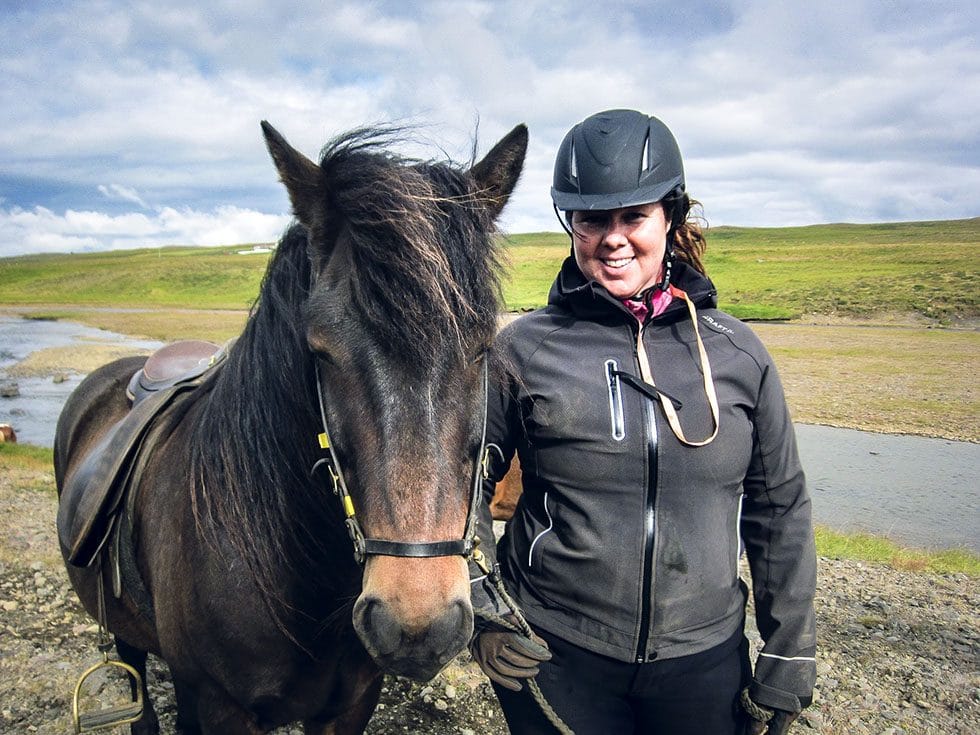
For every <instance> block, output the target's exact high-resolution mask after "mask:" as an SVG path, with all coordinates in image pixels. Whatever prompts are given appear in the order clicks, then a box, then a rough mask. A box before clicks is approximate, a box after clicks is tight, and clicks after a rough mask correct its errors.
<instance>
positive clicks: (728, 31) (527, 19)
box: [0, 0, 980, 252]
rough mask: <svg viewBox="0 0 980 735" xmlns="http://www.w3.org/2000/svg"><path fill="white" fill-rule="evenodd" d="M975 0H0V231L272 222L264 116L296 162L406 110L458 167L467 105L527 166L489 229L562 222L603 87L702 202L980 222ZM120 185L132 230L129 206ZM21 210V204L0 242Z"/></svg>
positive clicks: (52, 233) (44, 244) (471, 125)
mask: <svg viewBox="0 0 980 735" xmlns="http://www.w3.org/2000/svg"><path fill="white" fill-rule="evenodd" d="M974 6H975V3H971V2H968V0H936V2H933V3H919V2H915V0H890V1H889V2H888V3H882V2H879V1H878V0H856V2H852V3H848V4H846V6H845V5H842V4H840V3H832V4H830V5H827V4H824V5H819V4H818V5H813V4H810V5H806V4H801V3H785V2H779V1H777V0H749V1H748V2H744V3H728V2H715V1H714V0H692V2H690V3H684V4H678V3H676V2H666V1H664V0H653V1H650V0H644V1H643V2H640V1H639V0H636V1H635V2H630V1H629V0H607V2H605V3H552V2H545V0H500V1H499V2H489V1H486V0H467V1H465V2H453V1H450V0H421V1H420V2H416V3H401V2H396V1H395V0H372V2H370V3H364V2H354V1H353V0H351V1H341V0H333V1H329V2H323V1H322V0H295V1H292V2H289V3H276V4H270V3H265V2H261V1H260V0H215V1H214V2H209V3H205V4H202V3H199V2H188V1H187V0H172V1H171V2H169V3H167V4H166V5H165V6H161V5H160V4H159V3H150V2H145V1H140V2H135V3H122V2H120V1H119V0H79V2H75V3H70V4H58V3H21V4H19V5H18V7H17V8H15V9H12V10H11V12H8V13H4V14H0V34H2V35H3V38H4V42H5V43H4V46H3V49H2V50H0V75H2V76H3V78H4V85H2V86H0V203H2V206H3V207H5V209H3V210H0V218H2V227H3V228H4V229H3V230H0V232H2V233H3V235H4V240H3V241H2V242H0V249H2V252H7V251H8V250H9V249H10V248H12V247H21V245H20V243H24V242H30V243H33V244H34V245H33V246H36V247H38V248H39V249H51V248H52V247H56V246H57V243H59V242H61V243H64V242H68V243H75V242H78V243H80V246H86V247H110V246H114V245H113V243H118V242H128V243H134V242H136V241H138V240H139V238H140V237H153V238H155V237H157V236H158V235H159V236H160V237H169V236H171V235H172V236H173V237H175V238H176V237H186V238H188V240H187V242H197V241H200V240H202V239H205V238H207V237H213V238H221V239H224V240H227V238H229V237H232V236H234V235H235V233H237V232H243V233H244V232H245V230H246V228H244V227H239V226H238V225H236V224H234V222H240V221H244V219H245V215H244V214H243V213H245V212H253V213H254V214H256V215H257V216H259V217H281V216H284V215H281V214H278V213H279V212H283V211H284V210H285V208H286V205H285V197H284V196H283V194H282V191H281V188H278V187H277V185H276V183H275V181H276V175H275V171H274V169H273V168H272V166H271V164H270V162H269V161H268V157H267V155H266V153H265V150H264V146H263V143H262V139H261V135H260V132H259V128H258V122H259V120H261V119H267V120H269V121H270V122H271V123H272V124H273V125H275V126H276V127H277V128H278V129H279V130H280V131H281V132H282V133H283V134H284V135H285V136H286V137H287V138H288V139H289V140H290V142H291V143H293V145H294V146H296V147H297V148H298V149H300V150H301V151H303V152H304V153H306V154H307V155H310V156H311V157H315V156H316V153H317V152H318V151H319V149H320V148H321V146H322V145H323V143H324V142H325V141H326V140H327V139H328V138H330V137H332V136H333V135H335V134H336V133H338V132H340V131H342V130H345V129H349V128H351V127H355V126H358V125H361V124H365V123H374V122H379V121H386V120H388V121H410V122H419V123H421V124H422V125H423V128H422V136H423V137H425V138H427V139H429V140H431V141H434V142H435V143H436V144H437V145H439V146H441V150H442V151H444V152H445V154H446V155H448V156H450V157H452V158H454V159H456V160H463V161H465V160H467V159H468V157H469V154H470V149H471V147H472V137H473V134H474V130H475V128H476V122H477V120H479V136H480V151H481V152H482V151H485V150H487V149H488V148H489V146H490V145H491V144H492V143H493V142H494V141H495V140H496V139H497V138H498V137H500V136H502V135H504V134H505V133H506V132H507V131H508V130H510V128H511V127H513V125H514V124H516V123H518V122H526V123H528V125H529V128H530V132H531V147H530V150H529V154H528V160H527V165H526V170H525V174H524V176H523V178H522V182H521V184H520V186H519V187H518V190H517V191H516V192H515V194H514V196H513V197H512V201H511V203H510V205H509V206H508V209H507V210H506V211H505V217H504V221H503V226H504V227H505V229H509V230H512V231H526V230H536V229H550V230H557V229H558V225H557V223H556V221H555V219H554V215H553V214H552V211H551V204H550V199H549V197H548V188H549V186H550V183H551V166H552V161H553V156H554V151H555V149H556V148H557V146H558V143H559V141H560V140H561V137H562V135H564V133H565V131H566V130H567V129H568V128H569V127H570V126H571V125H573V124H574V123H575V122H577V121H579V120H581V119H582V118H584V117H586V116H587V115H589V114H591V113H593V112H595V111H597V110H600V109H603V108H607V107H633V108H636V109H641V110H644V111H646V112H650V113H652V114H656V115H658V116H660V117H662V118H663V119H664V120H665V121H666V122H667V123H668V124H669V125H670V126H671V128H672V129H673V130H674V132H675V134H676V135H677V138H678V140H679V142H680V143H681V147H682V149H683V151H684V154H685V158H686V161H687V169H688V181H689V186H690V188H691V190H692V191H693V192H694V193H695V195H696V196H698V197H699V198H701V199H702V200H703V201H704V204H705V209H706V212H707V213H708V216H709V219H711V220H712V221H713V222H719V223H726V224H763V225H780V224H790V223H794V224H805V223H811V222H819V221H842V220H858V219H863V220H870V221H873V220H875V219H876V218H883V217H884V218H903V219H910V218H918V217H925V216H928V217H929V218H949V217H966V216H976V215H977V214H980V187H978V186H977V179H978V176H980V174H978V171H980V143H978V141H980V95H978V94H976V93H975V90H977V89H980V44H978V43H977V41H978V38H977V36H978V29H980V11H978V10H977V8H976V7H974ZM408 152H409V153H417V154H421V155H432V154H433V148H431V147H429V148H425V149H422V148H416V147H413V148H410V149H409V150H408ZM436 152H437V153H438V150H437V151H436ZM106 182H111V183H106ZM130 203H131V204H132V205H134V206H136V207H138V208H139V212H137V213H136V214H141V215H143V216H144V217H145V221H146V222H147V223H148V224H146V227H147V228H148V230H147V231H144V230H140V229H139V227H140V226H141V222H142V220H139V219H134V218H133V215H132V214H126V213H124V212H122V211H121V210H122V209H123V208H124V207H125V206H127V205H128V204H130ZM762 203H765V206H761V204H762ZM18 212H19V213H20V215H17V216H15V213H18ZM41 212H47V213H48V214H49V215H50V217H48V216H47V215H43V216H42V215H41V214H39V213H41ZM83 212H89V213H91V214H92V215H95V214H99V213H100V212H101V213H103V214H104V217H105V218H107V219H106V220H105V221H104V222H103V225H102V226H103V227H106V228H109V229H115V230H116V232H114V234H112V235H111V240H107V241H104V240H103V239H100V238H103V237H108V236H107V235H105V234H104V233H102V232H96V231H92V232H79V233H75V234H72V232H71V231H70V230H68V229H65V228H67V227H68V226H69V220H70V219H71V218H72V217H70V216H69V215H70V214H71V213H76V214H75V215H72V216H77V213H83ZM168 212H174V213H176V214H175V215H169V214H165V213H168ZM262 212H264V213H266V214H259V213H262ZM270 213H271V214H270ZM24 214H27V215H33V216H35V219H34V220H32V222H33V224H31V225H29V226H28V225H18V227H20V228H21V229H18V230H16V232H17V233H19V235H18V237H19V239H13V240H12V239H10V237H9V235H10V233H11V230H9V229H8V228H9V227H13V225H12V224H11V223H12V222H13V221H14V220H16V219H18V217H22V216H23V215H24ZM219 216H227V217H230V218H231V219H232V220H233V224H231V225H230V226H229V227H228V228H224V227H222V226H221V223H220V222H218V221H217V220H216V219H215V218H216V217H219ZM51 218H54V219H55V220H59V221H61V223H62V224H61V225H56V224H52V223H51ZM178 222H182V223H183V224H182V225H179V224H177V223H178ZM90 224H91V226H92V227H95V222H94V219H93V220H92V222H91V223H90ZM252 225H253V226H259V225H258V223H252ZM31 227H34V228H38V229H37V230H31V229H30V228H31ZM126 227H133V228H134V229H133V230H132V231H131V232H130V233H129V235H128V236H127V235H126V233H124V232H122V230H123V229H124V228H126ZM168 228H172V229H168ZM153 233H158V234H153ZM59 238H61V239H59ZM65 238H68V239H65ZM71 238H77V240H72V239H71ZM87 238H92V239H87ZM191 238H196V239H193V240H192V239H191ZM246 239H247V240H253V239H257V238H256V237H246ZM264 239H268V238H264ZM175 241H176V240H175ZM153 242H156V240H154V241H153ZM127 246H128V245H127Z"/></svg>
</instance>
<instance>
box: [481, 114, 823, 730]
mask: <svg viewBox="0 0 980 735" xmlns="http://www.w3.org/2000/svg"><path fill="white" fill-rule="evenodd" d="M551 193H552V199H553V201H554V206H555V208H556V211H557V210H562V211H563V212H564V213H565V215H564V224H567V228H566V229H568V231H569V234H570V235H571V238H572V256H571V257H569V258H568V259H567V260H566V261H565V262H564V264H563V265H562V268H561V271H560V272H559V273H558V277H557V279H556V280H555V283H554V285H553V286H552V289H551V293H550V295H549V298H548V306H546V307H545V308H543V309H540V310H538V311H535V312H533V313H531V314H528V315H526V316H524V317H522V318H520V319H518V320H516V321H515V322H514V323H512V324H511V325H510V326H509V327H508V328H506V329H505V330H504V331H502V333H501V335H500V337H499V341H498V345H497V347H496V349H498V350H499V351H500V352H501V353H502V357H503V361H504V363H505V364H506V365H507V366H508V370H507V372H508V374H509V378H507V379H505V380H504V385H503V386H502V388H501V390H500V391H499V393H498V394H496V395H494V396H493V400H492V401H491V404H490V407H489V418H488V428H487V441H488V446H489V447H490V449H491V450H492V451H491V452H490V456H491V457H492V458H494V461H492V462H490V463H489V478H488V481H487V483H486V487H485V491H486V494H487V496H488V497H487V500H489V496H490V495H492V491H493V486H494V483H495V482H496V481H497V480H499V479H500V478H501V477H503V475H504V474H505V473H506V471H507V469H508V467H509V465H510V460H511V457H512V456H513V455H514V454H515V452H516V454H517V456H518V457H519V459H520V464H521V468H522V471H523V485H524V490H523V495H522V497H521V500H520V502H519V504H518V507H517V510H516V512H515V515H514V517H513V518H512V519H511V520H510V521H509V522H508V524H507V528H506V532H505V534H504V536H503V537H502V538H501V540H500V542H499V544H498V545H497V548H496V550H495V554H494V550H493V549H492V548H487V547H488V546H489V547H492V544H487V543H484V547H483V549H484V551H485V552H487V555H488V556H491V557H494V556H495V558H496V561H497V562H498V563H499V568H500V573H501V574H502V576H503V579H504V582H505V585H506V590H507V592H509V594H510V595H511V596H512V597H513V599H514V600H516V602H517V606H518V607H519V609H520V611H521V612H522V613H523V615H524V616H525V617H526V620H527V621H528V622H529V623H530V626H531V627H532V628H533V629H534V631H535V632H536V633H537V634H538V635H539V636H540V638H538V636H537V635H535V636H534V638H535V639H536V640H532V639H531V638H528V637H525V636H523V635H521V634H520V633H518V632H512V631H511V630H508V629H506V628H504V627H501V626H499V625H496V624H492V623H487V624H484V625H482V626H481V627H480V628H479V630H478V632H477V634H476V635H475V636H474V640H473V644H472V646H471V650H472V652H473V655H474V657H475V658H476V660H477V661H478V662H479V663H480V665H481V666H482V667H483V669H484V671H485V672H486V673H487V674H488V676H489V677H490V678H491V680H492V682H493V685H494V688H495V690H496V692H497V695H498V698H499V699H500V702H501V706H502V707H503V710H504V713H505V715H506V718H507V722H508V725H509V727H510V729H511V732H512V733H553V732H555V727H554V726H553V725H551V724H549V723H548V722H547V720H546V719H545V718H544V717H543V716H542V715H541V713H540V710H539V708H538V706H537V705H536V704H535V703H534V702H533V701H532V699H531V697H530V695H529V693H528V688H527V687H522V679H526V678H529V677H532V676H535V674H537V677H536V681H537V683H538V684H539V686H540V688H541V690H542V692H543V693H544V696H545V698H546V699H547V700H548V702H549V703H550V705H551V706H552V707H553V708H554V709H555V710H556V712H557V714H558V715H559V716H560V717H561V718H562V719H563V720H564V721H565V722H566V723H567V725H568V726H569V727H570V728H571V729H572V730H573V731H574V732H575V733H577V735H589V734H590V733H594V734H596V735H599V734H602V735H607V734H608V733H617V734H618V733H669V734H670V735H677V734H678V733H680V734H683V733H691V734H692V735H693V734H694V733H697V734H699V735H703V734H704V733H710V734H711V735H724V734H725V733H732V734H735V733H743V732H750V733H762V732H769V733H774V734H775V733H785V732H786V731H787V729H788V727H789V725H790V724H791V723H792V721H793V720H794V719H796V717H797V716H798V714H799V712H800V710H801V709H802V708H803V707H805V706H807V705H808V704H809V703H810V700H811V693H812V687H813V682H814V679H815V662H814V650H815V626H814V615H813V596H814V587H815V578H816V577H815V575H816V559H815V552H814V543H813V531H812V527H811V521H810V502H809V498H808V496H807V493H806V488H805V483H804V477H803V471H802V469H801V467H800V462H799V459H798V456H797V450H796V442H795V437H794V433H793V426H792V423H791V420H790V416H789V412H788V410H787V407H786V401H785V398H784V396H783V390H782V387H781V385H780V382H779V378H778V376H777V374H776V369H775V366H774V365H773V362H772V360H771V358H770V356H769V355H768V353H767V352H766V350H765V348H764V347H763V346H762V344H761V343H760V342H759V340H758V339H757V338H756V337H755V335H754V334H753V332H752V331H751V330H750V329H748V328H747V327H746V326H745V325H743V324H742V323H741V322H739V321H738V320H737V319H735V318H733V317H732V316H730V315H728V314H725V313H724V312H721V311H719V310H718V309H717V308H716V292H715V289H714V286H713V285H712V283H711V281H710V280H708V278H707V277H706V276H705V275H704V268H703V266H702V263H701V254H702V252H703V250H704V245H705V243H704V238H703V236H702V234H701V231H700V228H699V227H698V225H697V223H696V222H695V221H692V220H691V219H689V215H690V210H691V205H692V200H691V199H690V198H689V197H688V195H687V194H686V193H685V182H684V171H683V163H682V160H681V154H680V151H679V149H678V147H677V143H676V141H675V140H674V137H673V135H672V134H671V132H670V131H669V130H668V128H667V127H666V126H665V125H664V124H663V123H662V122H661V121H660V120H658V119H656V118H654V117H648V116H647V115H644V114H641V113H639V112H635V111H632V110H611V111H607V112H602V113H598V114H596V115H593V116H591V117H589V118H587V119H586V120H584V121H583V122H582V123H580V124H578V125H576V126H575V127H574V128H572V130H571V131H570V132H569V133H568V134H567V135H566V137H565V139H564V141H563V142H562V144H561V147H560V148H559V150H558V156H557V160H556V163H555V175H554V186H553V188H552V190H551ZM488 524H489V514H488V513H486V512H485V513H484V517H483V519H482V528H481V533H480V536H481V538H483V539H484V540H485V541H486V540H487V539H492V538H493V536H492V535H491V532H490V530H489V526H488ZM742 544H744V549H745V552H746V554H747V556H748V560H749V564H750V566H751V571H752V580H753V590H752V591H753V594H754V599H755V605H756V621H757V625H758V628H759V631H760V632H761V634H762V637H763V640H764V642H765V646H764V648H763V650H762V652H761V654H760V656H759V658H758V660H757V662H756V666H755V672H754V674H753V672H752V667H751V665H750V662H749V656H748V644H747V641H746V639H745V636H744V632H743V629H744V622H745V603H746V599H747V595H748V591H747V587H746V585H745V584H744V583H743V582H742V581H741V580H740V579H739V577H738V558H739V554H740V549H741V547H742ZM473 597H474V605H475V606H476V607H482V608H483V609H484V611H486V612H487V613H492V612H497V613H506V606H504V605H502V603H501V600H500V596H499V595H498V594H496V593H495V592H494V591H493V590H492V589H491V588H490V586H489V585H487V584H486V583H484V584H482V585H480V584H475V585H474V595H473ZM478 614H479V611H478ZM490 617H492V614H491V615H490ZM542 639H543V640H542ZM543 643H546V646H545V645H542V644H543ZM539 672H540V673H539ZM747 710H748V712H750V713H751V716H750V715H749V714H747ZM767 719H768V724H766V722H765V721H766V720H767Z"/></svg>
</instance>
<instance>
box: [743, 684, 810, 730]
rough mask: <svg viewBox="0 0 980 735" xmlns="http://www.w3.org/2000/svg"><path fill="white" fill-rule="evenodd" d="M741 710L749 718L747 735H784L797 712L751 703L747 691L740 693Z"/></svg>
mask: <svg viewBox="0 0 980 735" xmlns="http://www.w3.org/2000/svg"><path fill="white" fill-rule="evenodd" d="M741 704H742V709H743V710H745V714H746V715H748V718H749V727H748V731H747V732H748V735H786V733H788V732H789V726H790V725H792V724H793V723H794V722H796V718H797V717H799V716H800V713H799V712H787V711H786V710H781V709H775V708H769V707H764V706H763V705H760V704H757V703H756V702H753V701H752V698H751V697H749V690H748V689H745V690H744V691H743V692H742V699H741Z"/></svg>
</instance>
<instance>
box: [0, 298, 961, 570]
mask: <svg viewBox="0 0 980 735" xmlns="http://www.w3.org/2000/svg"><path fill="white" fill-rule="evenodd" d="M86 343H101V344H113V345H119V344H124V345H130V346H132V347H133V348H137V349H152V348H153V347H155V346H157V345H159V343H157V342H149V341H138V340H132V339H130V338H129V337H126V336H124V335H120V334H114V333H112V332H106V331H104V330H100V329H94V328H91V327H86V326H83V325H80V324H74V323H72V322H61V321H37V320H26V319H18V318H10V317H0V384H4V383H9V382H10V381H11V380H13V379H10V378H7V375H6V371H7V370H8V369H10V368H11V367H12V366H13V365H15V364H16V363H18V362H19V361H20V360H23V359H24V358H25V357H27V355H28V354H30V353H31V352H33V351H35V350H39V349H43V348H46V347H59V346H69V345H77V344H86ZM81 378H82V376H81V375H77V374H71V373H69V374H68V379H67V380H65V381H64V382H62V383H54V382H53V381H52V379H51V377H50V376H48V377H43V378H22V377H18V378H16V382H17V384H18V387H19V390H20V395H19V396H18V397H16V398H0V423H9V424H11V425H12V426H13V427H14V428H15V430H16V431H17V435H18V440H19V441H21V442H28V443H32V444H39V445H42V446H51V443H52V441H53V439H54V428H55V424H56V422H57V419H58V413H59V412H60V410H61V406H62V405H63V404H64V401H65V399H66V398H67V397H68V394H69V393H70V392H71V391H72V390H73V389H74V388H75V387H76V386H77V385H78V383H79V382H80V381H81ZM796 431H797V437H798V440H799V446H800V456H801V459H802V462H803V466H804V469H805V470H806V473H807V479H808V485H809V488H810V494H811V496H812V499H813V516H814V520H815V521H816V522H817V523H820V524H824V525H827V526H829V527H831V528H836V529H839V530H848V531H852V530H864V531H869V532H871V533H876V534H881V535H884V536H887V537H889V538H891V539H894V540H895V541H898V542H900V543H904V544H908V545H911V546H918V547H933V548H950V547H966V548H969V549H972V550H973V551H977V552H980V444H972V443H969V442H956V441H947V440H945V439H929V438H924V437H915V436H900V435H891V434H874V433H870V432H865V431H854V430H851V429H835V428H831V427H827V426H813V425H808V424H797V426H796Z"/></svg>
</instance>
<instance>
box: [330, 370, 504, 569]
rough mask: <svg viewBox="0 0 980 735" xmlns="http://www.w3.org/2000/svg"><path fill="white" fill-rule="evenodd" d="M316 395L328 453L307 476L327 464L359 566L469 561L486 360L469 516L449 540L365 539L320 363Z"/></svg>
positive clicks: (482, 463)
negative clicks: (374, 560) (380, 561)
mask: <svg viewBox="0 0 980 735" xmlns="http://www.w3.org/2000/svg"><path fill="white" fill-rule="evenodd" d="M315 367H316V395H317V400H318V402H319V404H320V405H319V407H320V421H321V423H322V425H323V431H322V432H320V434H318V435H317V440H318V441H319V444H320V448H321V449H326V450H328V451H329V454H328V455H327V456H326V457H323V458H322V459H320V460H318V461H317V462H316V463H315V464H314V465H313V468H312V469H311V470H310V475H311V476H312V475H314V474H315V473H316V471H317V470H318V469H319V468H320V466H321V465H326V467H327V470H328V471H329V472H330V478H331V481H332V482H333V492H334V495H336V496H337V497H338V498H339V499H340V503H341V506H342V507H343V509H344V525H346V526H347V533H348V535H349V536H350V539H351V542H352V543H353V544H354V559H355V560H356V561H357V563H358V564H364V562H365V561H366V559H367V557H368V556H400V557H412V558H426V557H437V556H462V557H463V558H465V559H469V558H471V557H472V556H473V551H474V550H475V548H476V543H477V540H476V526H477V508H478V505H479V502H480V495H481V493H480V486H481V481H482V479H483V473H482V471H481V469H482V468H483V467H484V466H485V457H484V455H485V453H486V440H487V401H488V397H489V389H490V386H489V380H490V378H489V369H488V367H487V360H486V358H485V357H484V360H483V427H482V430H481V434H480V446H479V448H478V449H477V452H476V456H475V457H474V460H473V485H472V488H471V493H470V507H469V513H468V515H467V517H466V529H465V531H464V533H463V537H462V538H460V539H455V540H451V541H392V540H390V539H377V538H367V537H366V536H365V535H364V530H363V529H362V528H361V524H360V522H359V521H358V520H357V514H356V512H355V510H354V500H353V498H351V494H350V491H349V490H348V488H347V481H346V480H345V479H344V472H343V469H342V467H341V464H340V459H339V457H338V456H337V450H336V448H335V446H334V443H333V442H332V441H331V439H330V430H329V429H328V428H327V410H326V402H325V398H324V390H323V385H322V383H321V381H320V364H319V362H316V365H315Z"/></svg>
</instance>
